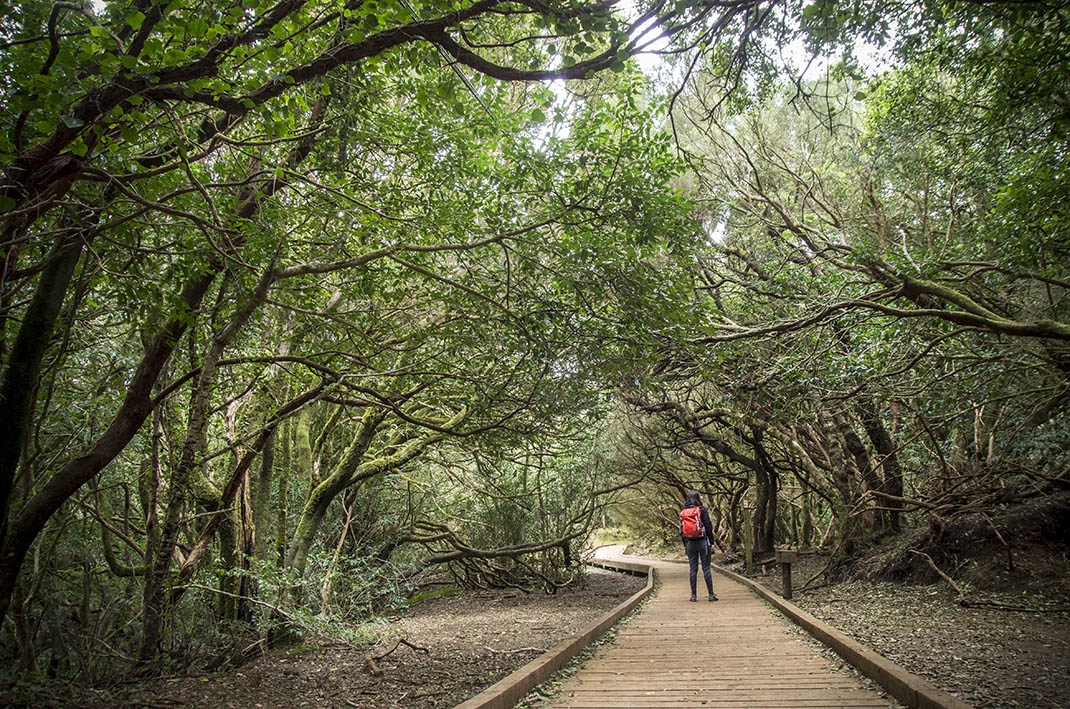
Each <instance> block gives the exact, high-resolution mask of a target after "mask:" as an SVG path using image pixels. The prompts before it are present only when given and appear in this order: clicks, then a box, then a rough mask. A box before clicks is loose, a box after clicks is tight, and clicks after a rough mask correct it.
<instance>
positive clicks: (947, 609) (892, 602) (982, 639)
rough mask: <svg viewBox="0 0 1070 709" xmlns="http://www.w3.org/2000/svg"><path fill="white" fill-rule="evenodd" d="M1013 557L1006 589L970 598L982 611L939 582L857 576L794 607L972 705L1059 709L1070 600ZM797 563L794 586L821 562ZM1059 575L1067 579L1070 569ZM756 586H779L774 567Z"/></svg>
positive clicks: (1068, 668) (1069, 697)
mask: <svg viewBox="0 0 1070 709" xmlns="http://www.w3.org/2000/svg"><path fill="white" fill-rule="evenodd" d="M1016 557H1017V562H1018V563H1017V569H1016V572H1015V574H1016V576H1017V577H1018V581H1017V583H1014V584H1009V583H1008V584H1006V585H1007V586H1008V587H1011V586H1013V590H985V591H972V592H971V593H970V595H969V598H971V599H974V600H977V601H980V602H982V603H985V604H986V605H979V606H975V607H966V606H963V605H960V604H959V603H958V602H957V599H958V593H957V591H955V590H953V589H952V588H951V587H950V585H948V584H947V583H945V582H943V581H941V582H939V583H936V584H929V585H909V584H904V583H901V582H894V583H893V582H889V581H871V580H857V579H854V580H845V581H842V582H839V583H835V584H832V585H823V586H820V587H815V588H813V590H810V591H803V592H801V593H800V592H798V591H795V593H794V594H793V595H794V598H793V599H792V602H793V603H795V604H796V605H798V606H799V607H800V608H803V609H804V610H806V611H808V612H809V613H811V614H813V615H814V616H816V617H817V618H820V619H821V620H823V621H825V622H826V623H828V624H829V625H832V626H833V627H835V628H837V629H838V630H840V631H841V632H843V633H845V634H847V635H849V636H851V637H853V638H855V639H856V640H858V641H859V642H861V643H862V644H863V645H865V646H867V647H869V648H871V649H873V650H875V651H876V652H878V653H880V654H881V655H883V656H884V657H886V658H888V659H889V660H891V661H892V662H895V663H896V664H898V665H900V666H902V667H904V668H906V669H907V670H909V671H910V672H913V673H914V674H917V675H919V676H921V677H924V678H925V679H927V680H929V681H930V682H932V683H933V684H935V685H936V686H937V687H940V688H941V689H943V690H945V691H948V692H952V693H953V694H955V695H956V696H958V697H959V698H960V699H962V700H963V701H966V702H967V703H969V704H971V705H973V706H974V707H977V709H984V708H987V707H993V708H994V707H1029V708H1030V709H1056V708H1060V709H1066V708H1067V707H1070V594H1068V593H1067V589H1066V584H1059V583H1050V582H1046V581H1044V579H1045V578H1050V572H1051V569H1050V567H1046V568H1045V569H1043V570H1042V572H1037V570H1035V569H1032V568H1030V560H1029V559H1028V558H1027V555H1026V554H1024V553H1018V554H1017V555H1016ZM800 562H801V563H798V564H796V565H795V566H794V568H793V573H792V576H793V580H794V582H795V585H796V588H798V587H800V586H802V585H803V584H804V583H805V582H806V580H807V579H809V578H810V577H811V576H813V575H814V574H815V573H817V572H819V571H820V570H821V568H822V566H823V565H824V564H825V563H826V559H824V558H823V557H820V556H816V555H813V556H809V555H807V556H801V557H800ZM1043 563H1045V564H1047V561H1046V560H1045V561H1044V562H1043ZM735 570H738V569H735ZM1064 574H1065V575H1066V580H1067V581H1070V569H1068V570H1065V571H1064ZM755 580H757V581H758V582H760V583H762V584H763V585H764V586H766V587H768V588H769V589H771V590H773V591H775V592H777V593H779V592H780V590H781V579H780V573H779V570H777V569H773V568H770V573H769V574H768V575H765V576H757V577H755ZM988 604H995V605H988ZM997 605H998V606H1004V607H1005V608H999V607H997ZM1008 608H1018V609H1028V610H1008Z"/></svg>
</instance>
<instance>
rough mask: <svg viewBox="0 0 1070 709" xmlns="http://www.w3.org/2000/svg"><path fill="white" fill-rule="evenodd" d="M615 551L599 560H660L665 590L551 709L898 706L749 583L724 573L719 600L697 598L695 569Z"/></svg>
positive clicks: (569, 683)
mask: <svg viewBox="0 0 1070 709" xmlns="http://www.w3.org/2000/svg"><path fill="white" fill-rule="evenodd" d="M622 549H623V547H622V546H615V547H605V548H603V549H600V550H599V554H598V556H599V557H601V558H606V559H624V560H629V561H642V562H643V563H652V564H653V565H654V566H655V567H656V568H657V570H658V574H659V577H660V579H661V583H662V585H661V589H660V591H659V592H658V593H657V595H656V596H655V597H654V598H653V599H652V600H651V601H650V602H649V603H648V604H647V606H646V607H645V608H644V609H643V610H642V611H641V612H640V614H639V615H638V616H636V617H635V618H633V619H632V620H631V621H630V622H628V623H627V624H626V625H625V626H624V627H622V628H621V629H620V631H619V634H618V635H617V638H616V640H615V641H614V642H612V643H610V644H606V645H605V646H603V647H602V648H601V649H600V650H598V652H597V653H596V654H595V655H594V657H592V658H591V659H590V660H588V661H587V662H586V663H585V664H584V666H583V667H582V668H581V669H580V670H579V671H578V672H577V673H576V674H575V675H573V676H572V677H571V678H570V679H569V680H568V681H566V682H565V684H564V685H563V687H562V689H561V692H560V694H559V695H558V699H557V700H555V701H554V702H553V703H552V704H551V706H552V707H555V709H556V708H561V709H564V708H566V707H568V708H577V709H578V708H583V709H594V708H596V707H607V708H608V707H624V706H627V707H636V708H638V707H673V708H680V707H704V708H705V709H717V708H719V707H733V708H735V709H742V708H743V707H747V708H748V709H759V708H765V707H791V708H792V709H802V708H810V707H815V708H816V707H888V706H897V705H896V703H895V701H894V700H892V699H889V698H884V697H882V696H881V695H879V694H878V693H877V692H875V691H873V690H872V689H868V688H866V687H865V685H863V683H862V681H861V680H859V679H856V678H855V677H853V676H851V675H847V674H844V673H843V672H839V671H837V669H836V665H835V664H833V662H832V661H830V660H828V659H826V658H825V657H823V656H822V655H821V654H820V653H819V652H818V651H817V650H815V649H814V648H813V647H812V646H811V645H810V644H808V643H807V642H805V641H803V640H802V639H801V638H800V636H799V635H797V634H793V633H792V632H791V630H790V628H791V624H790V622H789V621H787V620H786V619H784V618H783V617H782V616H780V615H779V614H778V613H777V612H776V611H774V610H773V609H772V608H770V607H769V606H767V605H765V604H764V603H762V602H761V601H760V600H758V598H757V597H755V596H754V594H753V593H751V592H750V591H748V590H747V589H746V588H744V587H743V586H741V585H740V584H738V583H736V582H735V581H732V580H730V579H728V578H725V577H724V576H721V575H720V574H717V573H715V574H714V591H715V592H716V594H717V595H718V597H719V598H720V600H719V601H717V602H714V603H710V602H709V601H707V600H705V596H706V594H705V590H704V584H703V581H702V576H701V573H700V574H699V579H698V586H699V589H700V593H699V599H700V600H699V601H698V602H697V603H691V602H689V601H688V596H689V595H690V589H689V588H688V580H687V571H688V568H687V564H680V563H672V562H665V561H652V560H649V559H641V558H639V557H630V556H623V555H622V554H621V551H622Z"/></svg>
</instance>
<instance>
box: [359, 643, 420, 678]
mask: <svg viewBox="0 0 1070 709" xmlns="http://www.w3.org/2000/svg"><path fill="white" fill-rule="evenodd" d="M400 645H406V646H408V647H411V648H412V649H413V650H416V651H418V652H424V653H427V654H428V655H430V654H431V651H430V650H429V649H427V648H426V647H421V646H420V645H417V644H415V643H412V642H409V641H408V640H406V639H405V638H397V639H396V640H395V641H394V644H393V645H391V646H390V649H389V650H387V651H386V652H384V653H382V654H381V655H369V656H367V657H365V658H364V666H365V667H367V668H368V671H369V672H371V673H372V676H374V677H379V676H381V675H382V674H383V671H382V670H381V669H379V665H377V664H376V663H377V662H378V661H379V660H382V659H383V658H384V657H386V656H387V655H389V654H390V653H392V652H394V650H397V649H398V647H399V646H400Z"/></svg>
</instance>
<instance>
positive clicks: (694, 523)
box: [680, 490, 717, 603]
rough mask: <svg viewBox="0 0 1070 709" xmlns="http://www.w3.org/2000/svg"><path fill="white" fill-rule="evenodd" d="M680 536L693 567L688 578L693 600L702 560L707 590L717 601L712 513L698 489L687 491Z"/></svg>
mask: <svg viewBox="0 0 1070 709" xmlns="http://www.w3.org/2000/svg"><path fill="white" fill-rule="evenodd" d="M680 537H681V538H682V539H683V540H684V549H685V551H687V563H688V565H689V566H690V567H691V568H690V573H689V575H688V580H689V581H690V582H691V602H692V603H694V602H695V600H696V598H695V582H696V581H697V580H698V564H699V561H700V560H701V561H702V578H703V579H705V581H706V590H707V591H709V594H710V600H711V601H716V600H717V594H715V593H714V592H713V576H712V575H711V574H710V555H711V554H712V553H713V525H712V524H710V515H709V513H708V512H707V511H706V508H705V507H703V506H702V494H701V493H700V492H699V491H698V490H692V491H691V492H689V493H687V497H686V498H685V499H684V508H683V509H682V510H680Z"/></svg>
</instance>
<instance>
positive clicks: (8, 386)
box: [0, 238, 82, 618]
mask: <svg viewBox="0 0 1070 709" xmlns="http://www.w3.org/2000/svg"><path fill="white" fill-rule="evenodd" d="M81 255H82V240H81V238H78V239H75V240H74V241H73V242H71V241H67V240H64V239H59V240H57V241H56V244H55V246H54V247H53V249H52V253H51V254H50V255H49V263H48V265H47V266H46V267H45V269H44V271H42V272H41V275H40V277H39V278H38V280H37V288H36V290H35V291H34V294H33V299H32V300H31V301H30V305H29V307H28V308H27V310H26V313H25V314H24V315H23V318H22V325H21V326H20V327H19V331H18V334H17V335H16V336H15V342H14V344H13V345H12V348H11V355H10V356H9V357H8V359H7V365H6V366H5V367H4V376H3V380H2V381H0V539H2V533H3V531H4V530H5V529H6V527H7V517H8V505H9V504H10V500H11V490H12V488H13V487H14V481H15V473H16V471H17V469H18V465H19V461H20V460H21V459H22V445H23V442H24V441H25V440H26V432H27V431H28V430H29V427H30V423H31V416H30V412H31V409H32V408H33V401H34V397H35V396H36V392H37V383H38V380H39V379H40V377H41V367H42V363H43V362H44V358H45V352H46V351H47V350H48V345H49V342H50V340H51V339H52V331H53V329H54V328H55V325H56V319H57V318H58V317H59V312H60V309H61V308H62V307H63V299H64V296H65V295H66V293H67V288H68V286H69V285H70V282H71V277H72V276H73V275H74V268H75V266H77V265H78V259H79V258H80V257H81ZM0 618H2V615H0Z"/></svg>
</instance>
